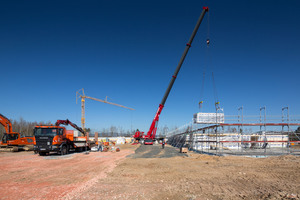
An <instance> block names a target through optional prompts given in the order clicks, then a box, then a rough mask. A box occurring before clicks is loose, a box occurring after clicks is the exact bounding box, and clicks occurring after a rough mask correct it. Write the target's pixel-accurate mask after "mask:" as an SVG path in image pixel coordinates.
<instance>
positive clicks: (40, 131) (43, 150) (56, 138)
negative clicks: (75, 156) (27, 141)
mask: <svg viewBox="0 0 300 200" xmlns="http://www.w3.org/2000/svg"><path fill="white" fill-rule="evenodd" d="M61 125H70V126H72V127H73V128H75V129H76V130H78V131H79V132H81V133H82V135H83V136H75V135H74V133H73V132H70V131H67V130H66V128H65V127H63V126H61ZM34 136H35V141H36V142H35V145H34V151H35V152H37V153H39V154H40V155H41V156H43V155H46V154H49V153H50V152H55V153H58V154H60V155H65V154H68V153H69V152H70V151H84V150H89V149H90V145H91V142H90V141H89V140H88V134H87V133H86V132H85V131H84V130H83V129H82V128H80V127H78V126H77V125H76V124H74V123H72V122H70V121H69V120H68V119H67V120H57V122H56V123H55V125H39V126H35V128H34Z"/></svg>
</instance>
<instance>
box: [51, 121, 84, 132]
mask: <svg viewBox="0 0 300 200" xmlns="http://www.w3.org/2000/svg"><path fill="white" fill-rule="evenodd" d="M61 124H63V125H66V126H67V125H70V126H72V127H73V128H75V129H76V130H78V131H79V132H81V133H82V134H83V135H84V136H85V135H86V132H85V131H84V130H83V129H82V128H80V127H78V126H77V125H76V124H74V123H72V122H70V121H69V120H68V119H66V120H57V121H56V123H55V126H59V125H61Z"/></svg>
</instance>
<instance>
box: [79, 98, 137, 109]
mask: <svg viewBox="0 0 300 200" xmlns="http://www.w3.org/2000/svg"><path fill="white" fill-rule="evenodd" d="M85 98H87V99H92V100H95V101H100V102H102V103H107V104H111V105H114V106H119V107H122V108H127V109H129V110H134V109H133V108H129V107H126V106H122V105H120V104H116V103H112V102H108V101H106V100H102V99H96V98H93V97H88V96H85Z"/></svg>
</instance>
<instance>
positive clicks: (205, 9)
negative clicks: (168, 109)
mask: <svg viewBox="0 0 300 200" xmlns="http://www.w3.org/2000/svg"><path fill="white" fill-rule="evenodd" d="M206 12H208V7H203V10H202V12H201V15H200V17H199V19H198V21H197V24H196V26H195V28H194V30H193V32H192V35H191V37H190V39H189V41H188V43H187V44H186V47H185V49H184V52H183V54H182V56H181V59H180V61H179V63H178V65H177V68H176V70H175V72H174V75H173V76H172V79H171V81H170V83H169V86H168V88H167V90H166V92H165V95H164V96H163V99H162V101H161V103H160V104H159V106H158V110H157V111H156V114H155V116H154V119H153V121H152V123H151V126H150V128H149V131H148V133H147V135H145V136H144V139H145V141H144V144H153V140H154V139H155V135H156V130H157V125H158V120H159V116H160V114H161V111H162V109H163V108H164V105H165V102H166V100H167V98H168V96H169V93H170V91H171V89H172V87H173V84H174V82H175V79H176V77H177V74H178V72H179V70H180V68H181V66H182V64H183V61H184V59H185V57H186V55H187V53H188V51H189V48H190V47H191V44H192V42H193V39H194V37H195V35H196V33H197V31H198V29H199V26H200V24H201V22H202V20H203V18H204V15H205V13H206Z"/></svg>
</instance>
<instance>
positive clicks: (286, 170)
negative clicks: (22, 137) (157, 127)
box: [0, 144, 300, 200]
mask: <svg viewBox="0 0 300 200" xmlns="http://www.w3.org/2000/svg"><path fill="white" fill-rule="evenodd" d="M119 147H120V149H121V151H120V152H90V153H89V154H85V153H73V154H68V155H65V156H60V155H50V156H39V155H37V154H34V153H33V152H16V153H12V152H0V159H1V163H0V194H1V197H0V199H170V200H171V199H180V200H181V199H188V200H192V199H300V180H299V177H300V157H298V156H291V155H288V156H270V157H267V158H251V157H241V156H221V157H218V156H209V155H202V154H197V153H193V152H188V153H185V154H182V153H179V149H177V148H174V147H171V146H169V145H166V146H165V148H164V149H162V148H161V145H153V146H152V145H149V146H146V145H131V144H125V145H120V146H119Z"/></svg>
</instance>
